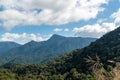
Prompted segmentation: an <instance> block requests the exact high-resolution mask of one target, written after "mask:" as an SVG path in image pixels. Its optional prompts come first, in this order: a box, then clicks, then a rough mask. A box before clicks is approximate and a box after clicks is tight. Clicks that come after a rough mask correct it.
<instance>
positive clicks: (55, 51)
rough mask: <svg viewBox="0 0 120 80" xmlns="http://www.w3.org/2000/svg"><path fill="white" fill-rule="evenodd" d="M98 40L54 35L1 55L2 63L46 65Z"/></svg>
mask: <svg viewBox="0 0 120 80" xmlns="http://www.w3.org/2000/svg"><path fill="white" fill-rule="evenodd" d="M95 40H96V38H81V37H64V36H60V35H57V34H54V35H53V36H52V37H51V38H50V39H48V40H47V41H42V42H35V41H31V42H28V43H26V44H24V45H22V46H19V47H16V48H12V49H11V50H9V51H6V52H5V53H4V54H2V55H0V58H1V59H0V61H2V62H8V61H11V60H12V61H14V62H16V63H44V62H47V61H48V60H49V59H51V58H55V57H56V56H59V55H61V54H64V53H68V52H70V51H72V50H74V49H78V48H83V47H85V46H87V45H89V44H90V43H91V42H93V41H95Z"/></svg>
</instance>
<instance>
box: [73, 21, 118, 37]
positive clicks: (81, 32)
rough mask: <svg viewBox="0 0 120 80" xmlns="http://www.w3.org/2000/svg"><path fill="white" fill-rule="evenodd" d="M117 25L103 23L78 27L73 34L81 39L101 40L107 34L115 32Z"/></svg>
mask: <svg viewBox="0 0 120 80" xmlns="http://www.w3.org/2000/svg"><path fill="white" fill-rule="evenodd" d="M115 28H117V27H116V25H115V24H114V23H102V24H101V25H100V24H94V25H85V26H83V27H76V28H74V29H73V32H74V33H75V35H76V36H80V37H95V38H99V37H101V36H102V35H104V34H105V33H107V32H109V31H112V30H114V29H115Z"/></svg>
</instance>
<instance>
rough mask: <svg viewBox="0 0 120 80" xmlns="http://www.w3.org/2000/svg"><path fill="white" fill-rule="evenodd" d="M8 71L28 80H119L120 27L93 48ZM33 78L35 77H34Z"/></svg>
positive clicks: (16, 66) (11, 67) (97, 42)
mask: <svg viewBox="0 0 120 80" xmlns="http://www.w3.org/2000/svg"><path fill="white" fill-rule="evenodd" d="M18 66H19V67H18ZM4 68H7V69H10V70H11V71H12V72H15V73H16V74H19V76H23V77H27V79H26V80H29V79H34V78H35V79H41V80H119V79H120V77H119V76H120V74H119V72H120V27H119V28H117V29H116V30H114V31H112V32H109V33H107V34H106V35H104V36H103V37H101V38H100V39H98V40H96V41H95V42H93V43H91V44H90V45H89V46H87V47H85V48H83V49H77V50H74V51H72V52H71V53H69V54H66V55H63V56H60V57H59V58H56V59H54V60H53V61H50V62H48V63H47V64H44V65H43V64H42V65H37V64H36V65H20V64H6V65H4ZM14 69H15V70H14ZM21 72H22V73H21ZM31 73H32V74H31ZM29 75H31V77H30V78H29ZM35 76H36V77H35Z"/></svg>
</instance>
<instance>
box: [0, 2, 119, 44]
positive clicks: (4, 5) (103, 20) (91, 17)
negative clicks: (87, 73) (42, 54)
mask: <svg viewBox="0 0 120 80" xmlns="http://www.w3.org/2000/svg"><path fill="white" fill-rule="evenodd" d="M119 25H120V0H0V41H15V42H18V43H22V44H24V43H26V42H29V41H31V40H35V41H43V40H47V39H48V38H49V37H50V36H51V35H52V34H59V35H63V36H80V37H96V38H99V37H101V36H102V35H103V34H105V33H107V32H109V31H111V30H114V29H115V28H117V27H118V26H119Z"/></svg>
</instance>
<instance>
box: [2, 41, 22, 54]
mask: <svg viewBox="0 0 120 80" xmlns="http://www.w3.org/2000/svg"><path fill="white" fill-rule="evenodd" d="M19 46H20V44H18V43H15V42H10V41H4V42H0V53H3V52H5V51H8V50H10V49H12V48H15V47H19Z"/></svg>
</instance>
